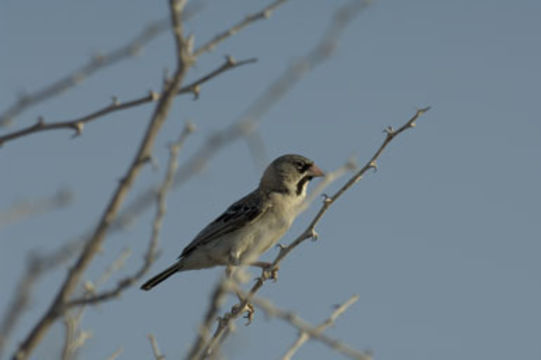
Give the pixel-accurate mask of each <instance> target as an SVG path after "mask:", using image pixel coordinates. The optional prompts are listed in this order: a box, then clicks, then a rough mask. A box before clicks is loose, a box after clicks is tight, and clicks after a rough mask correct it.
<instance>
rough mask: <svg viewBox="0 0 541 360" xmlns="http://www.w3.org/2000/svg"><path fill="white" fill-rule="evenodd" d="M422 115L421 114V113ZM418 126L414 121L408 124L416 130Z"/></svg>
mask: <svg viewBox="0 0 541 360" xmlns="http://www.w3.org/2000/svg"><path fill="white" fill-rule="evenodd" d="M420 114H421V113H420ZM416 125H417V124H415V121H412V122H410V123H409V124H408V126H409V127H410V128H414V127H415V126H416Z"/></svg>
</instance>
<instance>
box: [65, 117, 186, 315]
mask: <svg viewBox="0 0 541 360" xmlns="http://www.w3.org/2000/svg"><path fill="white" fill-rule="evenodd" d="M194 130H195V127H194V125H193V124H191V123H188V124H186V126H185V127H184V129H183V130H182V132H181V134H180V136H179V138H178V140H177V141H175V142H174V143H173V144H172V145H171V146H170V148H169V162H168V165H167V171H166V173H165V177H164V179H163V182H162V184H161V186H160V189H159V190H158V193H157V194H156V202H157V206H156V215H155V216H154V222H153V226H152V235H151V237H150V242H149V245H148V249H147V251H146V253H145V256H144V261H143V264H142V265H141V267H140V268H139V269H138V270H137V272H135V274H133V275H131V276H127V277H125V278H124V279H122V280H120V281H119V282H118V284H117V285H116V287H115V288H114V289H111V290H108V291H105V292H103V293H101V294H97V295H94V296H83V297H81V298H78V299H73V300H70V301H68V302H67V303H66V304H65V305H64V306H65V307H66V308H70V307H73V306H80V305H88V304H96V303H99V302H103V301H107V300H111V299H113V298H115V297H118V296H119V295H120V294H121V293H122V292H123V291H124V290H125V289H127V288H128V287H130V286H132V285H133V284H134V283H136V282H137V281H138V280H139V279H141V277H142V276H143V275H145V274H146V273H147V271H148V270H149V269H150V266H151V265H152V264H153V263H154V260H155V259H156V256H157V250H158V238H159V235H160V231H161V228H162V224H163V219H164V217H165V213H166V202H165V200H166V196H167V193H168V191H169V189H171V184H172V183H173V176H174V174H175V171H176V169H177V167H178V154H179V152H180V150H181V149H182V147H183V146H184V142H185V141H186V138H187V137H188V136H189V135H190V134H191V133H192V132H193V131H194Z"/></svg>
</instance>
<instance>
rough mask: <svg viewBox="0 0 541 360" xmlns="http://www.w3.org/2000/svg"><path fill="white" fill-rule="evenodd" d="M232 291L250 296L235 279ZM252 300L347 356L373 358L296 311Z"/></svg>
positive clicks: (230, 282)
mask: <svg viewBox="0 0 541 360" xmlns="http://www.w3.org/2000/svg"><path fill="white" fill-rule="evenodd" d="M228 284H229V287H230V291H231V292H233V293H235V294H240V295H241V296H244V297H246V296H248V294H247V293H245V292H243V291H242V290H241V289H240V287H238V286H237V285H235V284H234V283H233V281H228ZM252 302H253V304H254V305H255V306H257V307H258V308H260V309H261V310H263V311H264V312H265V313H266V314H267V315H268V316H271V317H276V318H278V319H282V320H284V321H286V322H288V323H289V324H291V325H292V326H294V327H296V328H297V329H299V330H300V331H301V332H302V333H305V334H307V335H308V336H309V337H311V338H312V339H315V340H318V341H320V342H322V343H323V344H325V345H327V346H329V347H330V348H332V349H333V350H335V351H338V352H340V353H342V354H344V355H346V356H348V357H349V358H351V359H356V360H371V359H372V356H371V354H370V353H368V352H360V351H358V350H355V349H353V348H351V347H350V346H348V345H346V344H344V343H343V342H341V341H339V340H336V339H333V338H331V337H329V336H327V335H325V334H323V332H322V330H320V327H319V326H318V327H314V326H312V325H310V324H309V323H307V322H306V321H304V320H303V319H301V318H300V317H299V316H298V315H296V314H295V313H294V312H291V311H286V310H282V309H280V308H278V307H276V306H274V305H273V304H272V303H271V302H270V301H268V300H266V299H263V298H257V297H252Z"/></svg>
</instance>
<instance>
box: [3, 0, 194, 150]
mask: <svg viewBox="0 0 541 360" xmlns="http://www.w3.org/2000/svg"><path fill="white" fill-rule="evenodd" d="M203 6H204V2H203V1H202V0H199V1H194V2H192V3H190V5H188V6H187V7H186V10H185V11H184V12H183V15H182V21H184V22H186V21H188V20H189V19H191V18H192V17H193V16H194V15H195V14H196V13H198V12H199V11H201V9H202V8H203ZM170 28H171V19H170V18H165V19H161V20H158V21H154V22H152V23H150V24H149V25H147V26H146V27H145V28H144V29H143V30H142V31H141V33H140V34H139V35H137V36H135V37H134V38H133V40H131V41H130V42H128V43H127V44H124V45H122V46H120V47H118V48H116V49H114V50H112V51H110V52H108V53H105V54H98V55H96V56H94V57H93V58H91V59H90V60H89V61H88V62H87V63H86V64H84V65H82V66H81V67H80V68H78V69H77V70H75V71H74V72H72V73H70V74H67V75H65V76H64V77H62V78H61V79H59V80H56V81H54V82H52V83H50V84H49V85H46V86H45V87H43V88H42V89H39V90H36V91H34V92H30V93H25V94H23V95H21V96H19V98H18V99H17V100H16V101H15V102H14V103H13V104H12V105H10V106H8V107H7V108H6V109H5V110H4V111H3V112H2V113H1V114H0V127H3V126H6V125H9V124H10V123H11V122H12V121H13V119H14V118H15V117H16V116H17V115H19V114H21V113H22V112H23V111H25V110H27V109H28V108H30V107H32V106H34V105H37V104H39V103H41V102H43V101H46V100H48V99H50V98H52V97H54V96H57V95H60V94H61V93H63V92H65V91H66V90H68V89H69V88H71V87H74V86H75V85H78V84H80V83H81V82H83V81H84V80H85V79H87V78H88V77H90V76H91V75H93V74H94V73H96V72H98V71H99V70H103V69H104V68H106V67H108V66H111V65H113V64H116V63H118V62H120V61H122V60H125V59H128V58H130V57H132V56H134V55H137V54H139V53H140V52H141V50H142V49H143V47H144V46H146V45H147V44H148V43H150V42H151V41H152V40H154V39H155V38H156V37H157V36H158V35H160V34H162V33H163V32H165V31H167V30H169V29H170ZM1 143H2V142H1V141H0V144H1Z"/></svg>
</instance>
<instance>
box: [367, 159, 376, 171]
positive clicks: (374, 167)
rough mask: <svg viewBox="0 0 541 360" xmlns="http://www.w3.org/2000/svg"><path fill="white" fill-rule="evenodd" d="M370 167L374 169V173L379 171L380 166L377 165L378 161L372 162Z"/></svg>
mask: <svg viewBox="0 0 541 360" xmlns="http://www.w3.org/2000/svg"><path fill="white" fill-rule="evenodd" d="M368 167H369V168H371V169H374V172H376V171H378V164H377V163H376V160H373V161H370V164H368Z"/></svg>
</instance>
